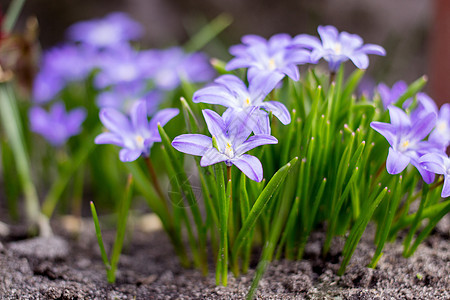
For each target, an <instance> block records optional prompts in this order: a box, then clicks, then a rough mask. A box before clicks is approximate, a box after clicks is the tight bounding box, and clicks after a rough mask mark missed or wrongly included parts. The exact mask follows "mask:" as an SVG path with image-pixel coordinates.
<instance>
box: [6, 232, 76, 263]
mask: <svg viewBox="0 0 450 300" xmlns="http://www.w3.org/2000/svg"><path fill="white" fill-rule="evenodd" d="M9 249H10V250H11V251H12V252H14V253H15V254H17V255H19V256H25V257H34V258H37V259H47V260H55V259H59V258H64V257H67V255H68V254H69V245H68V243H67V241H66V240H64V239H63V238H61V237H58V236H51V237H36V238H32V239H28V240H23V241H17V242H11V243H9Z"/></svg>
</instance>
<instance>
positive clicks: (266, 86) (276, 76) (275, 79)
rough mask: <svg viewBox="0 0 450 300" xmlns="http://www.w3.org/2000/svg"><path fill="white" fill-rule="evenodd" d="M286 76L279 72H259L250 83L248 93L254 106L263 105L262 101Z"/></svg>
mask: <svg viewBox="0 0 450 300" xmlns="http://www.w3.org/2000/svg"><path fill="white" fill-rule="evenodd" d="M284 76H285V75H284V74H283V73H281V72H278V71H275V72H264V71H259V72H258V73H257V74H256V75H255V76H253V77H252V78H251V79H249V80H250V82H249V87H248V91H249V93H250V96H251V99H252V101H253V104H258V103H261V101H262V100H264V98H265V97H266V96H267V95H268V94H269V93H270V92H271V91H272V90H273V89H274V88H275V87H276V86H277V84H278V83H279V82H280V81H281V80H282V79H283V78H284Z"/></svg>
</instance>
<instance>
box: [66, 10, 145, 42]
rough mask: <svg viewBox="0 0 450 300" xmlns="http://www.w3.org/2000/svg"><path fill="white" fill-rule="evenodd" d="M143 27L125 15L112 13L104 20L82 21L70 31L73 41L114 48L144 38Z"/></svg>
mask: <svg viewBox="0 0 450 300" xmlns="http://www.w3.org/2000/svg"><path fill="white" fill-rule="evenodd" d="M142 33H143V28H142V26H141V25H140V24H139V23H137V22H135V21H133V20H132V19H130V17H128V15H127V14H125V13H120V12H116V13H111V14H109V15H107V16H106V17H105V18H103V19H94V20H90V21H82V22H78V23H76V24H74V25H72V26H71V27H70V28H69V29H68V36H69V38H70V39H71V40H73V41H77V42H82V43H85V44H88V45H92V46H95V47H99V48H105V47H113V46H117V45H119V44H122V43H124V42H128V41H130V40H136V39H138V38H140V37H141V36H142Z"/></svg>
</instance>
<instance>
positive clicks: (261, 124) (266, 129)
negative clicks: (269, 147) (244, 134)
mask: <svg viewBox="0 0 450 300" xmlns="http://www.w3.org/2000/svg"><path fill="white" fill-rule="evenodd" d="M254 115H255V117H256V120H257V122H256V125H255V128H253V132H254V133H255V134H269V135H270V120H269V114H268V113H266V112H265V111H263V110H260V109H257V110H255V112H254Z"/></svg>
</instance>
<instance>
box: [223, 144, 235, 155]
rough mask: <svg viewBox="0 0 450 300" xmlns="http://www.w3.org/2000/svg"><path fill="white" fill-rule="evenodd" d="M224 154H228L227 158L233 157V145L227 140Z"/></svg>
mask: <svg viewBox="0 0 450 300" xmlns="http://www.w3.org/2000/svg"><path fill="white" fill-rule="evenodd" d="M224 154H225V155H226V156H228V157H229V158H233V157H234V150H233V146H231V144H230V143H229V142H227V145H226V147H225V151H224Z"/></svg>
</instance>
